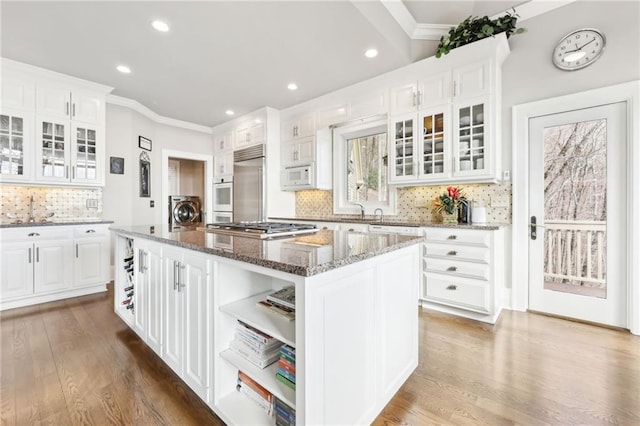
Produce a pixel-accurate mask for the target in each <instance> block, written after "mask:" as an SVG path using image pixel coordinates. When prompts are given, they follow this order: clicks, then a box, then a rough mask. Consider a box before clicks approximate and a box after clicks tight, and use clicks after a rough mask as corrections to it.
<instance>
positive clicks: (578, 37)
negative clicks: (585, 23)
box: [552, 28, 606, 71]
mask: <svg viewBox="0 0 640 426" xmlns="http://www.w3.org/2000/svg"><path fill="white" fill-rule="evenodd" d="M605 43H606V39H605V37H604V34H602V33H601V32H600V31H598V30H595V29H593V28H582V29H579V30H575V31H571V32H570V33H569V34H567V35H566V36H564V37H562V39H560V41H559V42H558V43H556V47H555V48H554V49H553V57H552V60H553V64H554V65H555V66H556V67H558V68H560V69H561V70H564V71H575V70H579V69H581V68H584V67H586V66H588V65H591V64H592V63H594V62H595V61H597V60H598V58H599V57H600V55H602V52H603V51H604V46H605Z"/></svg>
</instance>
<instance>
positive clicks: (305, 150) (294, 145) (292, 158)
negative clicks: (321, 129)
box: [282, 136, 316, 167]
mask: <svg viewBox="0 0 640 426" xmlns="http://www.w3.org/2000/svg"><path fill="white" fill-rule="evenodd" d="M315 158H316V137H315V136H306V137H303V138H297V139H292V140H288V141H285V142H283V143H282V166H283V167H289V166H297V165H303V164H310V163H312V162H314V161H315Z"/></svg>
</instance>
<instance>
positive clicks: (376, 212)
mask: <svg viewBox="0 0 640 426" xmlns="http://www.w3.org/2000/svg"><path fill="white" fill-rule="evenodd" d="M378 212H380V222H382V217H383V216H384V213H383V212H382V209H381V208H380V207H378V208H376V209H375V210H374V211H373V217H374V219H375V217H376V215H377V214H378Z"/></svg>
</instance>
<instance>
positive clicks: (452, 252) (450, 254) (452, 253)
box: [447, 250, 458, 256]
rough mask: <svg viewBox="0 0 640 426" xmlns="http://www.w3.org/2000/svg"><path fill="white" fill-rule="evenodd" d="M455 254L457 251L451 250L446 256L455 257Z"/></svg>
mask: <svg viewBox="0 0 640 426" xmlns="http://www.w3.org/2000/svg"><path fill="white" fill-rule="evenodd" d="M457 254H458V252H457V251H455V250H451V251H450V252H448V253H447V256H455V255H457Z"/></svg>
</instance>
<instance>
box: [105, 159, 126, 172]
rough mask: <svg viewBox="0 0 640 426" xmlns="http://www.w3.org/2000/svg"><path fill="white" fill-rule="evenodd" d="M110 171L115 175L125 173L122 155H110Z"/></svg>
mask: <svg viewBox="0 0 640 426" xmlns="http://www.w3.org/2000/svg"><path fill="white" fill-rule="evenodd" d="M109 166H110V167H109V171H110V172H111V174H113V175H123V174H124V158H121V157H110V158H109Z"/></svg>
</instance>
